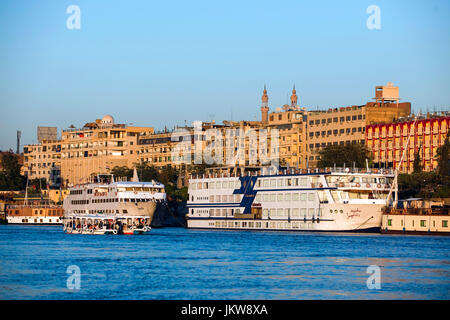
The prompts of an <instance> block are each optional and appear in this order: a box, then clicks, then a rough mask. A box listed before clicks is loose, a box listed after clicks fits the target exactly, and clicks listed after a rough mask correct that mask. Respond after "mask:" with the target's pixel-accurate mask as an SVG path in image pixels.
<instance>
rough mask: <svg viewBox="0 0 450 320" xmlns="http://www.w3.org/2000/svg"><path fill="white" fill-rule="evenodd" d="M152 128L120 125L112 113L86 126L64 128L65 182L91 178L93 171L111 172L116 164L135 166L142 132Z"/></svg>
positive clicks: (62, 174)
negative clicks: (136, 151)
mask: <svg viewBox="0 0 450 320" xmlns="http://www.w3.org/2000/svg"><path fill="white" fill-rule="evenodd" d="M153 132H154V129H153V128H151V127H134V126H128V125H125V124H116V123H114V119H113V117H112V116H110V115H106V116H104V117H103V118H102V119H97V120H95V122H90V123H86V124H85V125H84V126H83V127H82V128H80V129H76V128H70V129H67V130H63V132H62V140H61V177H62V179H63V182H64V183H65V184H78V183H84V182H87V181H89V179H90V178H91V176H92V175H93V174H98V173H104V172H109V171H110V170H111V169H113V168H114V167H116V166H119V167H121V166H127V167H130V168H132V167H133V165H134V162H135V161H136V155H135V150H136V145H137V143H138V140H139V137H140V136H141V135H148V134H152V133H153Z"/></svg>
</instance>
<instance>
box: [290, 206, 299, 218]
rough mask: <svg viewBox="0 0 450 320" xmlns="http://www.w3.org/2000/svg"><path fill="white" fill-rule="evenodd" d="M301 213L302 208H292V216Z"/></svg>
mask: <svg viewBox="0 0 450 320" xmlns="http://www.w3.org/2000/svg"><path fill="white" fill-rule="evenodd" d="M299 214H300V210H299V209H298V208H293V209H292V216H293V217H299Z"/></svg>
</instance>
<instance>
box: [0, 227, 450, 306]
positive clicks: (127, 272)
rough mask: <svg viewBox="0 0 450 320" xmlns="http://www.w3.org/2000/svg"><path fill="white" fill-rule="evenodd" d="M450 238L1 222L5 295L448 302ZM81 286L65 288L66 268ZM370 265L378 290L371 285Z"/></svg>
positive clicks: (0, 281)
mask: <svg viewBox="0 0 450 320" xmlns="http://www.w3.org/2000/svg"><path fill="white" fill-rule="evenodd" d="M449 244H450V240H449V238H448V237H411V236H387V235H378V234H366V235H364V234H321V233H287V232H241V231H208V230H201V231H200V230H187V229H180V228H168V229H154V230H152V231H151V232H150V233H149V234H148V235H141V236H123V237H122V236H92V235H67V234H64V233H63V232H62V229H61V228H60V227H52V226H39V227H36V226H34V227H31V226H11V225H0V298H1V299H449V298H450V296H449V292H450V258H449V257H450V246H449ZM70 265H77V266H79V267H80V270H81V288H80V290H78V291H71V290H69V289H67V285H66V283H67V278H68V277H69V275H68V274H67V273H66V270H67V267H68V266H70ZM369 265H377V266H379V267H380V270H381V289H380V290H369V289H368V288H367V284H366V281H367V278H368V277H369V276H370V274H368V273H367V267H368V266H369Z"/></svg>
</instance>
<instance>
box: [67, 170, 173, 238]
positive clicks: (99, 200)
mask: <svg viewBox="0 0 450 320" xmlns="http://www.w3.org/2000/svg"><path fill="white" fill-rule="evenodd" d="M96 180H97V182H95V183H88V184H83V185H78V186H75V187H73V188H70V194H69V195H67V197H66V198H65V199H64V205H63V207H64V231H65V232H66V233H83V234H136V233H144V232H148V231H150V224H151V222H152V219H153V214H154V212H155V210H156V206H157V203H158V202H164V201H166V194H165V190H164V185H163V184H161V183H157V182H155V181H152V182H139V181H134V182H133V181H130V182H129V181H118V182H114V177H113V176H112V175H101V176H100V175H99V176H98V177H97V179H96Z"/></svg>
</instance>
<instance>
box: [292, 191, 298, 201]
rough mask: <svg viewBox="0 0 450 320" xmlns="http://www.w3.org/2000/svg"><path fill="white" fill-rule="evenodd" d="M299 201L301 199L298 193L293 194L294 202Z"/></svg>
mask: <svg viewBox="0 0 450 320" xmlns="http://www.w3.org/2000/svg"><path fill="white" fill-rule="evenodd" d="M298 199H299V194H298V192H295V193H293V194H292V201H298Z"/></svg>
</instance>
